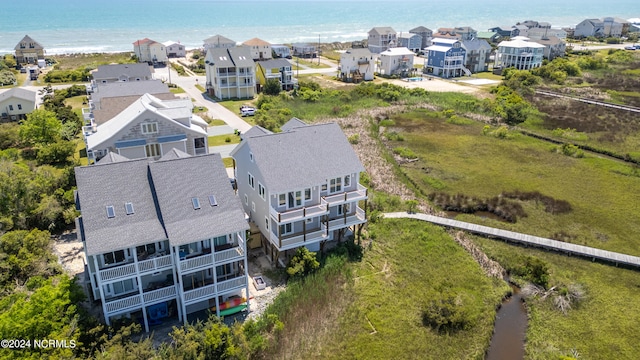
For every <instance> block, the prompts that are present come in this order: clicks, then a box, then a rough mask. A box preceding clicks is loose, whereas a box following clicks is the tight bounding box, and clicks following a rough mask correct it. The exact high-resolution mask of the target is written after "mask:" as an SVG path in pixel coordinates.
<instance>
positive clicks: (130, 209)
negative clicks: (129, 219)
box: [124, 202, 133, 215]
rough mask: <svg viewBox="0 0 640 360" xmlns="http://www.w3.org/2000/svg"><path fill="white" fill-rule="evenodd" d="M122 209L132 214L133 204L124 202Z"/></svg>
mask: <svg viewBox="0 0 640 360" xmlns="http://www.w3.org/2000/svg"><path fill="white" fill-rule="evenodd" d="M124 209H125V210H126V212H127V215H132V214H133V204H132V203H130V202H128V203H124Z"/></svg>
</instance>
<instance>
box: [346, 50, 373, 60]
mask: <svg viewBox="0 0 640 360" xmlns="http://www.w3.org/2000/svg"><path fill="white" fill-rule="evenodd" d="M345 54H350V55H353V56H355V57H357V58H366V57H371V56H373V54H372V53H371V50H369V49H368V48H361V49H359V48H356V49H348V50H347V51H345Z"/></svg>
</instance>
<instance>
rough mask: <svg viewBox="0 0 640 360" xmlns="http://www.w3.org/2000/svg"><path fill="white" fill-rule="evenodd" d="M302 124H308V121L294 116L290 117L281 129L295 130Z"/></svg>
mask: <svg viewBox="0 0 640 360" xmlns="http://www.w3.org/2000/svg"><path fill="white" fill-rule="evenodd" d="M301 126H307V123H305V122H304V121H302V120H300V119H298V118H296V117H294V118H291V119H289V121H287V122H286V123H285V124H284V125H282V127H280V130H282V131H289V130H293V129H295V128H299V127H301Z"/></svg>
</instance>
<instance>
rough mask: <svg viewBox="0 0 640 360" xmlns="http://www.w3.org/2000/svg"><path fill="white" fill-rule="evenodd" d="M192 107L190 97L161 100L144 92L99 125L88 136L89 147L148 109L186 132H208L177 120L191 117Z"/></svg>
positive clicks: (96, 144) (126, 124)
mask: <svg viewBox="0 0 640 360" xmlns="http://www.w3.org/2000/svg"><path fill="white" fill-rule="evenodd" d="M189 105H191V107H189ZM192 108H193V105H192V104H191V101H190V100H188V99H178V100H160V99H158V98H157V97H155V96H152V95H150V94H144V95H142V96H141V97H140V98H138V100H136V101H135V102H134V103H133V104H131V105H129V106H128V107H127V108H126V109H124V110H123V111H122V112H120V113H119V114H118V115H116V116H115V117H114V118H112V119H111V120H109V121H107V122H105V123H104V124H102V125H99V126H98V131H97V132H96V133H95V134H92V135H90V136H88V137H87V148H88V149H95V148H96V147H97V146H99V145H100V144H102V143H103V142H105V141H107V140H109V139H111V138H112V137H113V136H115V135H116V134H118V132H119V131H120V130H122V129H124V128H125V127H127V126H129V124H130V123H132V122H133V121H134V120H136V119H138V118H139V117H140V116H141V114H142V113H144V112H147V111H148V112H152V113H154V114H156V116H157V119H165V120H166V121H170V122H171V123H172V124H173V125H175V126H178V127H179V128H180V129H182V130H183V131H185V132H197V133H204V134H206V132H205V131H204V130H203V129H202V128H201V127H199V126H197V125H191V126H186V125H185V124H183V123H182V122H180V121H178V120H177V119H182V118H185V117H187V118H188V117H190V116H191V109H192Z"/></svg>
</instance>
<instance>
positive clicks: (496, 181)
mask: <svg viewBox="0 0 640 360" xmlns="http://www.w3.org/2000/svg"><path fill="white" fill-rule="evenodd" d="M438 116H439V115H438V114H435V113H429V112H427V111H420V112H415V113H411V114H404V115H400V116H397V117H395V118H394V120H395V123H396V126H395V127H393V128H392V129H391V130H394V131H396V132H398V133H400V134H401V135H402V136H403V137H404V139H405V141H402V142H400V141H395V142H392V144H391V147H393V148H395V147H400V146H402V147H408V148H409V149H410V150H412V151H413V152H414V153H416V154H417V155H418V157H419V159H420V160H419V161H417V162H414V163H409V164H406V165H404V166H403V170H404V171H405V172H406V174H407V175H408V176H409V178H410V179H411V180H412V181H413V182H414V183H415V184H416V185H417V186H418V187H420V188H421V189H422V191H423V192H424V193H431V192H436V191H442V192H446V193H448V194H458V193H462V194H465V195H468V196H475V197H481V198H491V197H494V196H498V195H500V193H501V192H503V191H514V190H520V191H539V192H541V193H542V194H543V195H547V196H551V197H553V198H555V199H558V200H566V201H568V202H569V203H570V205H571V207H572V208H573V210H572V211H570V212H569V213H565V214H558V215H552V214H551V213H548V212H545V211H544V206H543V205H542V204H540V203H537V202H535V201H526V202H520V203H521V205H522V206H523V208H524V210H525V212H526V213H527V214H528V216H527V217H521V218H519V219H518V220H517V222H516V223H515V224H511V223H506V222H502V221H498V220H492V219H488V218H480V217H477V216H474V215H459V216H458V218H459V219H460V220H465V221H471V222H476V223H482V224H484V225H488V226H495V227H500V228H505V229H508V230H513V231H518V232H524V233H528V234H533V235H538V236H543V237H561V238H563V239H564V240H566V241H570V242H573V243H577V244H582V245H587V246H593V247H598V248H603V249H607V250H611V251H618V252H622V253H628V254H632V255H640V246H639V243H638V239H637V237H636V234H638V233H640V206H638V204H640V171H639V170H638V169H637V168H634V167H631V166H629V165H626V164H624V163H621V162H618V161H613V160H608V159H603V158H599V157H594V156H590V155H587V156H586V157H585V158H582V159H577V158H572V157H568V156H565V155H562V154H559V153H556V152H552V151H551V149H552V147H553V145H551V144H549V143H547V142H544V141H541V140H536V139H533V138H529V137H525V136H523V135H520V134H517V133H511V134H510V136H511V138H507V139H499V138H496V137H493V136H485V135H482V128H483V124H480V123H471V124H467V125H456V124H450V123H447V122H446V121H445V120H444V119H442V118H440V117H438Z"/></svg>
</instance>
